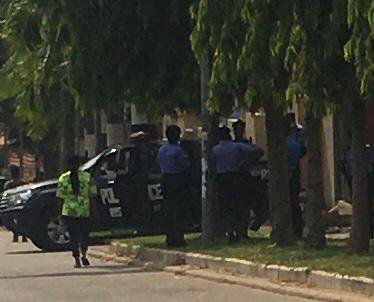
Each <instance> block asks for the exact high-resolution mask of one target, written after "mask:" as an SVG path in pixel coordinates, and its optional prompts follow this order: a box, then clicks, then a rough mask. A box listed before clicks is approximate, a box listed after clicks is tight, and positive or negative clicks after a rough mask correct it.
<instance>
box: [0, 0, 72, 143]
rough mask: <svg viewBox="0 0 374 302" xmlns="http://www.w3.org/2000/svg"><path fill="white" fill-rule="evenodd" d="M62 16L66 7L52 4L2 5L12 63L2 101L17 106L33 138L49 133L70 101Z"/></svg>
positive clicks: (3, 78) (2, 79) (1, 75)
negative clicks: (51, 126) (51, 124)
mask: <svg viewBox="0 0 374 302" xmlns="http://www.w3.org/2000/svg"><path fill="white" fill-rule="evenodd" d="M60 12H61V5H58V4H56V3H53V2H50V1H22V0H17V1H10V0H9V1H3V2H2V3H1V17H2V20H3V21H2V31H1V37H2V42H3V43H4V44H5V45H6V47H7V57H6V61H5V63H4V64H3V66H2V68H1V70H0V83H1V84H0V85H1V87H0V100H6V99H13V100H14V103H15V108H16V115H17V116H18V117H19V118H20V119H22V120H23V121H24V122H25V123H26V125H27V128H28V130H29V134H30V135H31V136H34V137H40V135H42V134H45V133H46V131H47V129H48V126H49V125H50V123H51V122H53V123H55V120H56V118H57V116H58V115H61V113H62V112H64V111H61V109H64V108H65V107H66V102H67V101H68V100H69V99H70V93H69V90H68V88H67V85H68V81H67V76H66V74H67V64H66V60H67V58H68V56H69V47H68V46H67V44H66V36H65V35H64V30H63V29H64V25H65V23H64V21H63V19H62V17H61V14H60ZM57 112H58V113H57ZM54 113H55V114H54Z"/></svg>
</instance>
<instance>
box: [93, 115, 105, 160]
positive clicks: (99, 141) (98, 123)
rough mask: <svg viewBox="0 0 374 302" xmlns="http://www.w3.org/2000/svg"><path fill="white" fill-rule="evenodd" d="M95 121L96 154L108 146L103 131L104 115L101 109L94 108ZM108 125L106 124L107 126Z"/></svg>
mask: <svg viewBox="0 0 374 302" xmlns="http://www.w3.org/2000/svg"><path fill="white" fill-rule="evenodd" d="M93 123H94V127H95V129H94V132H95V140H96V152H95V153H96V154H98V153H100V152H101V151H103V150H104V149H105V147H106V135H105V133H103V131H102V128H103V127H102V117H101V111H100V109H94V112H93ZM105 127H106V126H105Z"/></svg>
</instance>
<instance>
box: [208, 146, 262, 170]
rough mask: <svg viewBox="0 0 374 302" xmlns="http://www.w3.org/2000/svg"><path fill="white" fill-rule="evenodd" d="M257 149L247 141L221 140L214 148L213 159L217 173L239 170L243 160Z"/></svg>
mask: <svg viewBox="0 0 374 302" xmlns="http://www.w3.org/2000/svg"><path fill="white" fill-rule="evenodd" d="M255 149H257V148H256V147H253V146H251V145H248V144H245V143H237V142H233V141H220V142H219V144H218V145H217V146H215V147H214V148H213V154H212V155H213V160H214V162H215V166H216V173H217V174H224V173H232V172H238V171H239V169H240V166H241V164H242V163H243V161H244V160H245V159H246V158H247V157H248V156H249V155H250V153H251V152H252V151H254V150H255Z"/></svg>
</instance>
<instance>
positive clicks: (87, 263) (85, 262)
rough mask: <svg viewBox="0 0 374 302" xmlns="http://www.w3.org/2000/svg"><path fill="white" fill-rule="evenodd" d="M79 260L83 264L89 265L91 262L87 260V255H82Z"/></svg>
mask: <svg viewBox="0 0 374 302" xmlns="http://www.w3.org/2000/svg"><path fill="white" fill-rule="evenodd" d="M81 260H82V264H83V265H84V266H89V265H90V264H91V263H90V261H88V259H87V257H82V258H81Z"/></svg>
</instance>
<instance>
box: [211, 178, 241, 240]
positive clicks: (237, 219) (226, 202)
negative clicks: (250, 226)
mask: <svg viewBox="0 0 374 302" xmlns="http://www.w3.org/2000/svg"><path fill="white" fill-rule="evenodd" d="M217 186H218V200H219V206H220V213H221V217H222V223H223V224H224V226H225V231H226V232H227V233H228V234H229V236H230V235H232V234H233V233H234V232H235V233H236V235H237V236H239V237H240V235H242V233H243V231H242V229H243V215H246V213H245V212H246V209H247V208H248V207H247V206H246V204H245V202H244V200H245V199H244V198H243V195H242V192H241V189H242V188H241V181H240V173H237V172H236V173H222V174H217ZM243 213H244V214H243Z"/></svg>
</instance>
